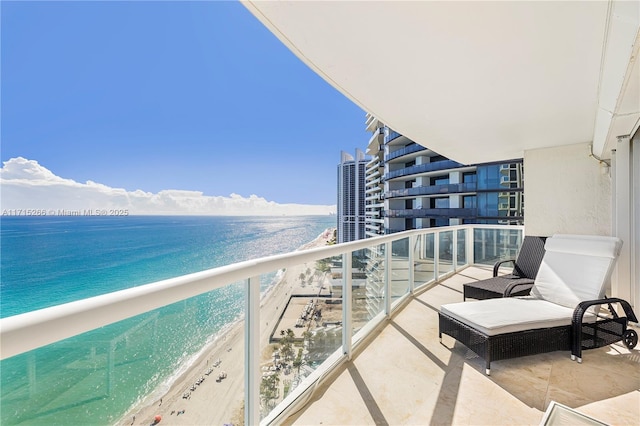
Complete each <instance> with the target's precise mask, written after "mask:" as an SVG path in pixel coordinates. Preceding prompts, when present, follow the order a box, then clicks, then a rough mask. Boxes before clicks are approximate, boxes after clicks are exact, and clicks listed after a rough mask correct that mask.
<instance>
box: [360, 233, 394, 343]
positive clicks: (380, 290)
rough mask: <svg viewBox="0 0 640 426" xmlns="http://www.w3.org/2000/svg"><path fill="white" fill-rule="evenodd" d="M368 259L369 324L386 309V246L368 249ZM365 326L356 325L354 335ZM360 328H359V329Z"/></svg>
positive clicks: (367, 301)
mask: <svg viewBox="0 0 640 426" xmlns="http://www.w3.org/2000/svg"><path fill="white" fill-rule="evenodd" d="M366 258H367V260H366V262H367V264H366V266H365V271H366V282H365V285H366V289H365V297H366V300H365V303H366V310H367V313H366V318H367V323H368V322H370V321H371V320H373V319H374V318H375V317H376V316H377V315H378V314H380V313H381V312H384V309H385V273H386V268H387V264H386V260H385V244H378V245H373V246H371V247H369V248H368V249H366ZM364 325H366V324H363V323H360V324H357V325H356V324H354V335H355V332H356V331H358V330H359V329H360V328H362V327H363V326H364ZM358 326H359V328H357V327H358Z"/></svg>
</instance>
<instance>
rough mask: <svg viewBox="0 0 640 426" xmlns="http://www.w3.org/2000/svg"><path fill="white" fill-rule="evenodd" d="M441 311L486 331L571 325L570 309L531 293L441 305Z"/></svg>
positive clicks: (510, 330)
mask: <svg viewBox="0 0 640 426" xmlns="http://www.w3.org/2000/svg"><path fill="white" fill-rule="evenodd" d="M440 311H441V312H442V313H443V314H446V315H448V316H450V317H453V318H455V319H457V320H458V321H460V322H462V323H464V324H466V325H468V326H470V327H473V328H475V329H476V330H478V331H480V332H482V333H484V334H486V335H488V336H495V335H498V334H504V333H512V332H516V331H524V330H532V329H538V328H549V327H558V326H563V325H571V318H572V316H573V309H570V308H567V307H564V306H561V305H557V304H555V303H550V302H547V301H545V300H540V299H536V298H533V297H529V296H527V297H508V298H503V299H486V300H479V301H473V302H460V303H450V304H448V305H442V307H441V308H440Z"/></svg>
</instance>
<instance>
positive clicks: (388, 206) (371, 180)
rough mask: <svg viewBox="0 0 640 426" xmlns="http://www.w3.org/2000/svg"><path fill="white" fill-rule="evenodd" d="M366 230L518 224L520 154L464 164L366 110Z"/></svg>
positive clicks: (383, 231)
mask: <svg viewBox="0 0 640 426" xmlns="http://www.w3.org/2000/svg"><path fill="white" fill-rule="evenodd" d="M367 130H368V131H370V132H371V133H372V137H371V139H370V140H369V144H368V146H367V154H368V155H370V156H371V160H370V161H369V163H368V164H367V169H366V170H367V172H366V173H367V176H366V178H365V182H366V190H365V199H366V221H367V222H366V224H365V228H366V235H367V236H369V237H370V236H375V235H380V234H389V233H393V232H399V231H405V230H408V229H420V228H431V227H435V226H448V225H462V224H470V223H479V224H504V225H520V224H522V223H523V218H524V194H523V189H524V176H523V167H522V159H513V160H509V161H505V162H495V163H482V164H471V165H465V164H460V163H458V162H456V161H453V160H450V159H448V158H446V157H443V156H441V155H439V154H438V153H436V152H434V151H432V150H430V149H429V148H425V147H424V146H422V145H419V144H417V143H415V142H413V141H412V140H411V139H409V138H407V137H406V136H404V135H401V134H400V133H397V132H395V131H394V130H393V129H391V128H389V127H388V126H385V125H384V124H383V123H381V122H379V121H378V120H377V119H375V118H374V117H372V116H371V115H368V116H367Z"/></svg>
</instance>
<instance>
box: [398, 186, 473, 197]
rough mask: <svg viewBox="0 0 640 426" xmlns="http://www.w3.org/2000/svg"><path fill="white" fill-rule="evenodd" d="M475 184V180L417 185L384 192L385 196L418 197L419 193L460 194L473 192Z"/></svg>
mask: <svg viewBox="0 0 640 426" xmlns="http://www.w3.org/2000/svg"><path fill="white" fill-rule="evenodd" d="M476 186H477V185H476V183H475V182H467V183H450V184H446V185H433V186H418V187H415V188H403V189H396V190H393V191H388V192H387V193H386V198H399V197H418V196H421V195H440V194H460V193H464V192H475V191H476Z"/></svg>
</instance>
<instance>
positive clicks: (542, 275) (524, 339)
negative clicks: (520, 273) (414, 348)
mask: <svg viewBox="0 0 640 426" xmlns="http://www.w3.org/2000/svg"><path fill="white" fill-rule="evenodd" d="M621 246H622V242H621V240H619V239H618V238H613V237H599V236H578V235H554V236H553V237H551V238H548V239H547V241H546V244H545V249H546V252H545V255H544V258H543V260H542V264H541V265H540V269H539V271H538V274H537V276H536V279H535V284H534V286H533V288H532V289H531V295H530V296H524V297H508V298H501V299H487V300H480V301H473V302H460V303H452V304H448V305H443V306H442V307H441V309H440V313H439V317H440V320H439V323H440V333H439V335H440V340H441V341H442V334H443V333H444V334H447V335H449V336H451V337H453V338H454V339H456V340H458V341H459V342H461V343H462V344H464V345H465V346H467V347H468V348H469V349H471V350H472V351H474V352H475V353H476V354H478V355H479V356H480V357H482V358H483V359H484V360H485V363H486V374H487V375H489V374H490V371H491V370H490V368H491V361H498V360H501V359H509V358H516V357H520V356H525V355H534V354H538V353H544V352H552V351H557V350H566V351H569V350H570V351H571V357H572V359H576V358H577V360H578V361H579V362H581V361H582V358H581V356H582V349H591V348H596V347H601V346H604V345H607V344H610V343H613V342H616V341H620V340H622V341H623V342H624V344H625V345H627V347H629V348H633V347H634V346H635V344H636V342H637V334H636V333H635V331H633V330H631V329H629V330H628V329H627V324H628V321H632V322H637V321H638V320H637V318H636V316H635V315H634V313H633V310H632V309H631V306H630V305H629V303H627V302H626V301H624V300H621V299H617V298H605V297H604V289H605V285H606V283H607V282H608V280H609V278H610V276H611V272H612V269H613V266H614V264H615V261H616V259H617V256H618V254H619V252H620V248H621ZM611 304H619V305H621V306H622V308H623V309H624V312H625V316H623V317H620V316H618V315H617V314H616V313H615V311H614V310H613V309H612V308H611ZM600 305H604V306H609V312H608V313H607V315H603V312H604V311H605V310H602V309H600ZM596 312H597V315H596Z"/></svg>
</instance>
